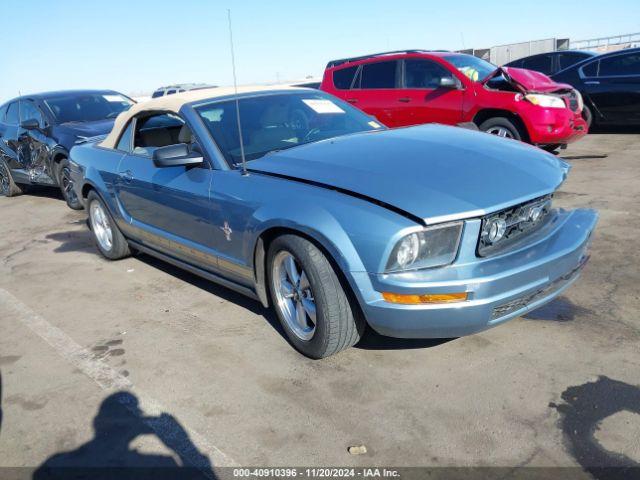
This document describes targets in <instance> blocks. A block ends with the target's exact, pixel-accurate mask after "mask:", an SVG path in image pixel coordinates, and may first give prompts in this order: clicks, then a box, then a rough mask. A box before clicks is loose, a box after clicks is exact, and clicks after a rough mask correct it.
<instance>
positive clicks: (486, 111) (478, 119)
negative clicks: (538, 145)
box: [473, 108, 531, 143]
mask: <svg viewBox="0 0 640 480" xmlns="http://www.w3.org/2000/svg"><path fill="white" fill-rule="evenodd" d="M495 117H504V118H506V119H508V120H511V121H512V122H513V123H514V125H515V126H516V128H518V129H519V130H520V135H521V136H522V140H524V141H526V142H527V143H530V141H531V137H530V136H529V130H528V129H527V125H526V124H525V123H524V120H522V117H520V115H518V114H516V113H513V112H511V111H509V110H505V109H502V108H483V109H481V110H479V111H478V112H477V113H476V114H475V115H474V117H473V123H475V124H476V125H477V126H478V127H480V125H482V123H483V122H485V121H487V120H489V119H490V118H495Z"/></svg>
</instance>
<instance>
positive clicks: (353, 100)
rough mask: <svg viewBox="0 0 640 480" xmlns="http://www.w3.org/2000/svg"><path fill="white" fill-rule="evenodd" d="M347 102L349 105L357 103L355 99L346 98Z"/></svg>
mask: <svg viewBox="0 0 640 480" xmlns="http://www.w3.org/2000/svg"><path fill="white" fill-rule="evenodd" d="M347 102H349V103H358V99H357V98H347Z"/></svg>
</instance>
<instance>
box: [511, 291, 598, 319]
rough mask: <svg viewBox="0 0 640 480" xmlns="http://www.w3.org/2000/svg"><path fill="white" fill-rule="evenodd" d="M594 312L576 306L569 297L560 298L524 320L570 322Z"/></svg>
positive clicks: (528, 314) (527, 315) (530, 313)
mask: <svg viewBox="0 0 640 480" xmlns="http://www.w3.org/2000/svg"><path fill="white" fill-rule="evenodd" d="M592 313H593V311H592V310H590V309H588V308H584V307H581V306H580V305H576V304H575V303H573V302H572V301H571V300H569V299H568V298H567V297H558V298H556V299H555V300H553V301H551V302H549V303H547V304H545V305H543V306H542V307H540V308H537V309H535V310H533V311H531V312H529V313H527V314H526V315H524V316H523V317H522V318H524V319H525V320H548V321H553V322H570V321H572V320H575V319H576V317H580V316H584V315H590V314H592Z"/></svg>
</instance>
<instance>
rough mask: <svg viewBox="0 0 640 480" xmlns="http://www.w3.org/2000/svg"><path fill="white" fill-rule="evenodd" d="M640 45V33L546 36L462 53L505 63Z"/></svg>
mask: <svg viewBox="0 0 640 480" xmlns="http://www.w3.org/2000/svg"><path fill="white" fill-rule="evenodd" d="M637 46H640V33H629V34H624V35H615V36H611V37H600V38H591V39H586V40H570V39H568V38H545V39H542V40H530V41H528V42H520V43H509V44H506V45H497V46H495V47H491V48H469V49H465V50H459V52H461V53H468V54H470V55H475V56H476V57H480V58H482V59H484V60H488V61H490V62H491V63H493V64H495V65H504V64H505V63H509V62H511V61H513V60H517V59H519V58H523V57H528V56H529V55H536V54H538V53H546V52H554V51H556V50H569V49H571V50H596V51H600V52H605V51H610V50H619V49H623V48H629V47H637Z"/></svg>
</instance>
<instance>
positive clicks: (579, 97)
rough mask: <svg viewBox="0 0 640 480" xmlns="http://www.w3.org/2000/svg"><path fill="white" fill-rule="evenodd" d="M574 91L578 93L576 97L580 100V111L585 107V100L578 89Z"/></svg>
mask: <svg viewBox="0 0 640 480" xmlns="http://www.w3.org/2000/svg"><path fill="white" fill-rule="evenodd" d="M573 93H574V94H575V95H576V99H577V100H578V111H579V112H581V111H582V110H583V109H584V100H583V99H582V95H581V94H580V92H579V91H578V90H574V91H573Z"/></svg>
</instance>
